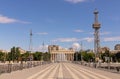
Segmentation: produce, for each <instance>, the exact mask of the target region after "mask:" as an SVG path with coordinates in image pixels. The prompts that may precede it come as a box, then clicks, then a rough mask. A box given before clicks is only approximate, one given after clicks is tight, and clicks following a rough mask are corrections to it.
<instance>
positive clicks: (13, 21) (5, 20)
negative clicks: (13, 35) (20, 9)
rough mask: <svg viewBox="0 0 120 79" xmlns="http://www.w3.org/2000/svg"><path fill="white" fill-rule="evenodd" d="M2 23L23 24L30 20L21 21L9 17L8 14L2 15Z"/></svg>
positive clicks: (0, 16)
mask: <svg viewBox="0 0 120 79" xmlns="http://www.w3.org/2000/svg"><path fill="white" fill-rule="evenodd" d="M0 23H3V24H6V23H23V24H29V23H30V22H25V21H20V20H16V19H13V18H9V17H7V16H3V15H0Z"/></svg>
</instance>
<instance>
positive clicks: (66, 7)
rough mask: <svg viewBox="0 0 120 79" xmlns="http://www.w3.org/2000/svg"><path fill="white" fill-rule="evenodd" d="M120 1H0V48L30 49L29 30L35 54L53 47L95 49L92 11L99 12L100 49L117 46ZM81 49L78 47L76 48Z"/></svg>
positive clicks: (119, 24)
mask: <svg viewBox="0 0 120 79" xmlns="http://www.w3.org/2000/svg"><path fill="white" fill-rule="evenodd" d="M119 4H120V0H0V49H4V50H10V48H12V47H13V46H16V47H21V48H23V49H25V50H29V44H30V30H32V33H33V36H32V47H33V49H34V50H35V51H41V50H42V44H43V42H44V44H45V46H46V47H47V46H48V45H52V44H56V45H60V46H61V47H64V48H70V47H72V46H73V45H75V44H77V45H78V44H81V42H82V46H83V47H82V48H83V49H85V50H86V49H93V48H94V36H93V32H94V29H93V28H92V24H93V23H94V14H93V12H94V10H95V9H97V10H98V11H99V18H98V21H99V23H100V24H101V28H100V46H101V47H104V46H107V47H109V48H110V49H114V46H115V45H116V44H118V43H120V41H119V40H120V9H119V7H120V5H119ZM79 47H80V46H79Z"/></svg>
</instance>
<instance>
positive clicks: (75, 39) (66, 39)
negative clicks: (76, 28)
mask: <svg viewBox="0 0 120 79" xmlns="http://www.w3.org/2000/svg"><path fill="white" fill-rule="evenodd" d="M53 41H54V42H75V41H78V39H77V38H57V39H55V40H53Z"/></svg>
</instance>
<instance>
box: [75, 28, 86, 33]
mask: <svg viewBox="0 0 120 79" xmlns="http://www.w3.org/2000/svg"><path fill="white" fill-rule="evenodd" d="M74 32H78V33H80V32H84V31H83V30H80V29H77V30H74Z"/></svg>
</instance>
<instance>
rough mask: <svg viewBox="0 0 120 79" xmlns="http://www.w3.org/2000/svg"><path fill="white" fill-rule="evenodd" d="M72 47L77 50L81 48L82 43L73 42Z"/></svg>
mask: <svg viewBox="0 0 120 79" xmlns="http://www.w3.org/2000/svg"><path fill="white" fill-rule="evenodd" d="M72 48H73V49H75V50H76V49H79V48H80V44H79V43H77V42H75V43H73V44H72Z"/></svg>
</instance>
